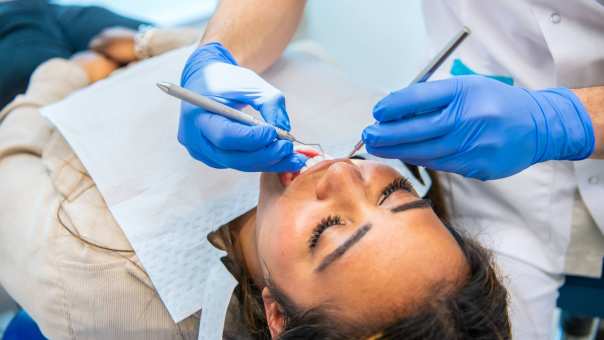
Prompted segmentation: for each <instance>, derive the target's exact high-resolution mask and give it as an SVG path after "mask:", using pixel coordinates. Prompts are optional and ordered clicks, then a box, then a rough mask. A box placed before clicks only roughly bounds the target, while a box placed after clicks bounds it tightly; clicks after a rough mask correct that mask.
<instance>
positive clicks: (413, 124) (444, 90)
mask: <svg viewBox="0 0 604 340" xmlns="http://www.w3.org/2000/svg"><path fill="white" fill-rule="evenodd" d="M373 116H374V117H375V119H376V120H377V121H378V122H377V123H376V124H374V125H371V126H369V127H367V128H366V129H365V130H364V131H363V141H364V142H365V143H366V148H367V151H368V152H370V153H372V154H374V155H376V156H380V157H384V158H398V159H401V160H403V161H405V162H407V163H410V164H415V165H422V166H425V167H428V168H431V169H436V170H442V171H448V172H454V173H458V174H461V175H463V176H467V177H473V178H478V179H481V180H488V179H497V178H503V177H507V176H510V175H513V174H515V173H518V172H520V171H522V170H524V169H525V168H527V167H529V166H531V165H532V164H535V163H538V162H544V161H548V160H580V159H584V158H587V157H589V156H590V155H591V154H592V152H593V150H594V132H593V128H592V124H591V119H590V117H589V115H588V114H587V112H586V110H585V108H584V107H583V105H582V104H581V102H580V101H579V99H578V98H577V97H576V96H575V95H574V94H573V93H572V92H571V91H570V90H568V89H564V88H556V89H548V90H544V91H529V90H526V89H523V88H519V87H513V86H509V85H505V84H503V83H501V82H498V81H495V80H492V79H488V78H485V77H479V76H463V77H456V78H451V79H447V80H442V81H434V82H428V83H422V84H416V85H412V86H410V87H408V88H405V89H403V90H400V91H398V92H394V93H391V94H390V95H388V96H387V97H385V98H384V99H382V100H381V101H380V102H379V103H378V104H377V105H376V106H375V108H374V111H373Z"/></svg>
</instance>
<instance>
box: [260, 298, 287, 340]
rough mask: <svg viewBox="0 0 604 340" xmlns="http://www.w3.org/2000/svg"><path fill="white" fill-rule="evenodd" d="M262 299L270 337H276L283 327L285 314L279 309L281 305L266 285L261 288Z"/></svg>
mask: <svg viewBox="0 0 604 340" xmlns="http://www.w3.org/2000/svg"><path fill="white" fill-rule="evenodd" d="M262 300H263V301H264V311H265V313H266V321H267V323H268V329H269V330H270V332H271V337H272V338H273V339H276V338H277V337H278V336H279V335H280V334H281V333H282V332H283V328H284V327H285V315H283V311H282V310H281V306H279V304H278V303H277V301H275V299H274V298H273V296H272V295H271V292H270V290H269V289H268V288H267V287H264V288H263V289H262Z"/></svg>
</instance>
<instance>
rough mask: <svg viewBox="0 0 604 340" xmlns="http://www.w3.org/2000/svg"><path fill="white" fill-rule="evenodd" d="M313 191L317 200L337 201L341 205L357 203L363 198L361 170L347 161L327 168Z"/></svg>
mask: <svg viewBox="0 0 604 340" xmlns="http://www.w3.org/2000/svg"><path fill="white" fill-rule="evenodd" d="M315 190H316V195H317V198H318V199H319V200H328V199H331V200H337V201H338V202H339V203H342V204H354V203H355V202H357V203H358V202H360V201H361V200H363V199H364V198H365V185H364V180H363V176H362V173H361V169H360V168H359V167H358V166H356V165H354V164H353V163H352V162H351V161H350V160H348V159H346V160H342V161H341V162H336V163H333V164H332V165H331V166H329V168H327V170H325V174H324V175H323V177H321V179H320V180H319V181H318V182H317V186H316V189H315Z"/></svg>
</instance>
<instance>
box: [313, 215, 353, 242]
mask: <svg viewBox="0 0 604 340" xmlns="http://www.w3.org/2000/svg"><path fill="white" fill-rule="evenodd" d="M342 224H344V223H342V218H341V217H340V216H329V217H327V218H324V219H323V220H321V222H320V223H319V224H317V226H316V227H315V228H314V229H313V231H312V234H311V235H310V238H309V239H308V248H309V249H310V250H313V249H315V248H316V247H317V243H319V238H321V234H323V232H324V231H325V230H326V229H327V228H329V227H331V226H334V225H342Z"/></svg>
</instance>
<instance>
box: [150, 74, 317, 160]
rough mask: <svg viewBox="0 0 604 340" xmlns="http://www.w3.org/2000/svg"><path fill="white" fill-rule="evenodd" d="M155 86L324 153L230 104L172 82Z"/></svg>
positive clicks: (206, 108) (222, 114)
mask: <svg viewBox="0 0 604 340" xmlns="http://www.w3.org/2000/svg"><path fill="white" fill-rule="evenodd" d="M157 87H159V88H160V89H161V90H162V91H164V92H165V93H167V94H169V95H171V96H172V97H176V98H178V99H181V100H184V101H186V102H188V103H190V104H193V105H195V106H199V107H201V108H202V109H205V110H208V111H210V112H212V113H215V114H218V115H221V116H223V117H226V118H228V119H232V120H234V121H236V122H239V123H242V124H245V125H252V126H255V125H270V126H272V127H274V128H275V130H276V131H277V136H278V137H279V139H285V140H288V141H290V142H294V143H298V144H303V145H309V146H316V147H318V148H319V150H321V153H322V154H325V152H324V151H323V148H322V147H321V145H320V144H312V143H304V142H301V141H300V140H299V139H297V138H296V137H294V135H292V134H291V133H289V132H287V131H285V130H283V129H281V128H278V127H276V126H274V125H272V124H269V123H267V122H264V121H262V120H260V119H258V118H256V117H254V116H252V115H249V114H247V113H245V112H242V111H239V110H237V109H234V108H232V107H230V106H227V105H224V104H222V103H219V102H217V101H215V100H214V99H211V98H208V97H206V96H202V95H200V94H198V93H195V92H193V91H191V90H187V89H185V88H183V87H180V86H178V85H176V84H172V83H168V82H161V83H157Z"/></svg>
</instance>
